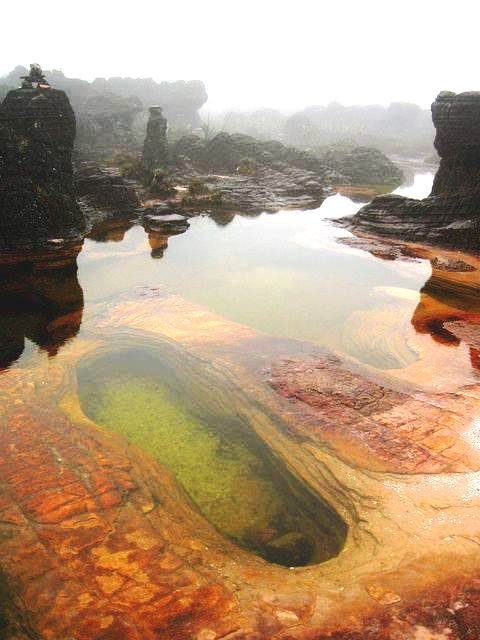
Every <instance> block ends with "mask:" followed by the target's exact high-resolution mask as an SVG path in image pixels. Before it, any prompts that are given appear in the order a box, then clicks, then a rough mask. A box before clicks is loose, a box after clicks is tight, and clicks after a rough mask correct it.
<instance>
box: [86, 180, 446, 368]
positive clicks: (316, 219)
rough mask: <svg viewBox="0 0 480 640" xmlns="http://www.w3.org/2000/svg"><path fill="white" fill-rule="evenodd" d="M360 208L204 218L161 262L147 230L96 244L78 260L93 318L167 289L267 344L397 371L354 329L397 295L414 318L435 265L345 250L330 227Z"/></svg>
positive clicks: (344, 205)
mask: <svg viewBox="0 0 480 640" xmlns="http://www.w3.org/2000/svg"><path fill="white" fill-rule="evenodd" d="M432 180H433V174H431V173H426V174H419V175H417V176H416V177H415V181H414V183H413V185H411V186H410V187H408V188H404V189H403V193H404V195H407V194H408V195H410V196H412V197H423V196H424V195H426V194H428V193H429V191H430V187H431V183H432ZM361 206H362V205H361V204H359V203H354V202H352V201H351V200H349V199H348V198H346V197H342V196H340V195H338V194H337V195H335V196H332V197H330V198H327V200H325V202H324V203H323V204H322V206H321V207H320V208H319V209H316V210H313V211H283V212H278V213H276V214H262V215H259V216H257V217H250V216H241V215H238V216H236V217H235V218H234V219H233V220H231V221H230V222H229V224H226V225H225V224H218V223H217V222H215V221H214V220H212V219H211V218H210V217H208V216H200V217H197V218H194V219H192V220H191V227H190V229H189V230H188V231H187V232H186V233H184V234H183V235H178V236H172V237H170V238H169V239H168V248H167V249H166V250H165V251H164V253H163V257H162V259H160V260H155V259H152V258H151V255H150V254H151V251H152V249H151V246H150V244H149V238H148V236H147V234H146V233H145V231H144V229H143V228H142V227H138V226H135V227H133V228H131V229H129V230H127V231H126V232H125V235H124V237H123V239H122V240H121V241H120V242H119V241H118V235H117V236H116V238H115V239H116V241H115V242H109V243H105V242H101V243H99V242H96V241H94V240H87V241H86V243H85V246H84V249H83V251H82V253H81V254H80V257H79V280H80V284H81V286H82V288H83V290H84V294H85V301H86V308H87V309H88V306H89V304H92V303H96V302H99V301H104V300H109V299H113V298H115V297H116V296H118V295H120V294H122V293H126V292H128V291H129V290H131V289H132V288H133V287H136V286H155V287H164V288H165V289H166V290H168V291H170V292H173V293H176V294H179V295H180V296H182V297H184V298H186V299H188V300H190V301H192V302H195V303H198V304H201V305H205V306H206V307H208V308H209V309H211V310H213V311H215V312H217V313H219V314H220V315H222V316H224V317H226V318H228V319H230V320H234V321H237V322H240V323H242V324H246V325H248V326H251V327H253V328H255V329H257V330H258V331H261V332H264V333H266V334H268V335H272V336H276V337H284V338H294V339H299V340H307V341H311V342H314V343H316V344H319V345H322V346H325V347H327V348H331V349H335V350H338V351H341V352H345V353H347V354H349V355H352V356H353V357H356V358H359V359H360V360H364V361H365V362H366V363H368V364H371V365H372V366H377V367H379V368H386V367H390V366H392V365H393V366H395V364H396V362H397V361H396V360H395V358H393V359H392V358H391V357H385V354H383V353H382V350H380V351H379V350H378V349H377V350H375V349H373V350H371V349H369V347H368V345H363V346H361V348H359V346H358V344H357V343H358V341H357V340H353V341H352V336H351V332H350V331H349V329H348V326H349V322H350V321H351V319H352V317H353V316H354V314H356V313H362V312H368V311H370V310H372V309H375V308H376V307H378V305H379V303H382V302H385V301H386V299H387V298H388V300H389V301H390V302H391V301H392V299H391V297H390V298H389V297H388V295H387V294H385V291H389V290H407V291H409V292H411V294H412V296H411V297H412V300H411V307H412V313H413V311H414V309H415V306H416V304H417V302H418V292H419V290H420V289H421V287H422V286H423V284H424V283H425V281H426V280H427V279H428V277H429V275H430V272H431V268H430V264H429V262H428V261H419V262H410V263H406V262H388V261H382V260H379V259H378V258H376V257H374V256H372V255H371V254H370V253H368V252H365V251H360V250H355V249H351V248H348V247H346V246H344V245H342V244H339V243H338V242H337V239H338V238H341V237H346V236H350V234H349V233H348V232H346V231H343V230H341V229H339V228H338V227H335V226H333V225H332V224H331V222H330V221H329V219H331V218H335V217H340V216H343V215H349V214H352V213H354V212H355V211H356V210H357V209H358V208H359V207H361ZM415 293H416V294H417V295H416V296H415ZM85 325H86V322H84V326H85ZM411 332H412V333H414V332H415V330H414V329H413V328H412V329H411Z"/></svg>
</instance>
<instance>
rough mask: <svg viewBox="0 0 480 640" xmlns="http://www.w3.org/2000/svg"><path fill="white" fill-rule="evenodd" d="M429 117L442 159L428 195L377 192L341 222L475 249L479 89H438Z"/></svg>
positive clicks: (479, 244) (479, 230)
mask: <svg viewBox="0 0 480 640" xmlns="http://www.w3.org/2000/svg"><path fill="white" fill-rule="evenodd" d="M432 117H433V122H434V124H435V127H436V129H437V134H436V138H435V148H436V149H437V151H438V153H439V155H440V158H441V161H440V167H439V169H438V172H437V174H436V176H435V181H434V184H433V188H432V193H431V194H430V196H429V197H428V198H425V199H424V200H413V199H411V198H403V197H401V196H396V195H390V196H381V197H378V198H375V199H374V200H373V201H372V202H371V203H370V204H368V205H367V206H366V207H364V208H363V209H361V210H360V211H359V212H358V213H357V214H355V215H354V216H353V217H352V218H345V219H344V220H343V224H344V225H345V226H347V227H348V228H349V229H351V230H352V231H353V232H359V233H371V234H375V235H380V236H388V237H391V238H400V239H402V240H405V241H411V242H419V243H426V244H431V245H440V246H444V247H447V248H456V249H463V250H468V251H473V252H478V251H479V250H480V216H479V213H478V212H479V206H480V186H479V185H480V125H479V122H480V93H479V92H469V93H461V94H458V95H456V94H454V93H450V92H442V93H440V94H439V96H438V97H437V99H436V100H435V102H434V103H433V104H432Z"/></svg>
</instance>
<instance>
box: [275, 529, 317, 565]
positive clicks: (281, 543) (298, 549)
mask: <svg viewBox="0 0 480 640" xmlns="http://www.w3.org/2000/svg"><path fill="white" fill-rule="evenodd" d="M266 549H267V553H266V556H267V559H268V560H269V561H270V562H275V563H276V564H281V565H283V566H286V567H288V566H296V567H298V566H302V565H304V564H307V563H308V562H309V560H310V558H311V557H312V555H313V552H314V546H313V545H312V543H311V542H310V540H308V538H307V537H306V536H305V535H304V534H302V533H298V532H296V531H291V532H289V533H285V534H284V535H283V536H280V537H278V538H275V539H274V540H271V541H270V542H269V543H268V544H267V545H266Z"/></svg>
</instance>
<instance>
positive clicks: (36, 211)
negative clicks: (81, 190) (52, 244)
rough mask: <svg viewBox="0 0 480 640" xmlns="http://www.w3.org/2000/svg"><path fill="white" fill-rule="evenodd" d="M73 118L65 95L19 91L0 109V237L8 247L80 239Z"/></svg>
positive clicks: (48, 90)
mask: <svg viewBox="0 0 480 640" xmlns="http://www.w3.org/2000/svg"><path fill="white" fill-rule="evenodd" d="M75 127H76V125H75V115H74V113H73V110H72V107H71V105H70V102H69V100H68V98H67V96H66V94H65V93H64V92H63V91H58V90H56V89H52V88H46V89H43V88H36V89H15V90H13V91H10V92H9V93H8V94H7V96H6V98H5V100H4V101H3V103H2V104H1V105H0V211H1V215H0V236H1V239H2V241H3V243H4V244H7V245H8V244H18V243H19V242H22V241H23V240H25V241H30V242H31V241H32V240H33V239H45V238H52V237H54V238H55V237H73V236H78V235H80V234H81V233H82V232H83V230H84V227H85V223H84V219H83V215H82V212H81V210H80V208H79V207H78V205H77V203H76V201H75V193H74V187H73V170H72V150H73V142H74V139H75Z"/></svg>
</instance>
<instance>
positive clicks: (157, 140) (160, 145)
mask: <svg viewBox="0 0 480 640" xmlns="http://www.w3.org/2000/svg"><path fill="white" fill-rule="evenodd" d="M167 160H168V145H167V120H166V118H164V117H163V114H162V108H161V107H150V118H149V119H148V123H147V135H146V136H145V142H144V144H143V162H144V164H145V167H146V168H147V169H149V170H150V171H153V170H154V169H156V168H158V167H161V166H162V165H164V164H165V163H166V162H167Z"/></svg>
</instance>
